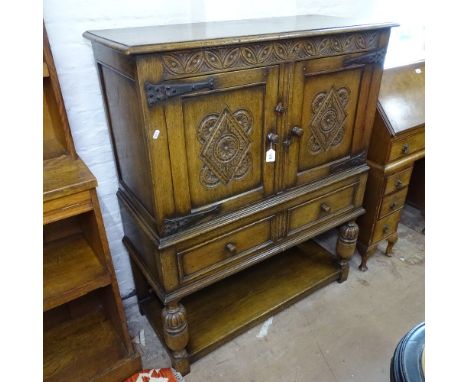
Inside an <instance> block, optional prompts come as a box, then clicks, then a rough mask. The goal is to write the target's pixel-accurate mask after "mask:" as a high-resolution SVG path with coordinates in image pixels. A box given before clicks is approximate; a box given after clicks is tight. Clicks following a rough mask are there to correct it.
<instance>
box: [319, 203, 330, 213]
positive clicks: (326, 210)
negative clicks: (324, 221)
mask: <svg viewBox="0 0 468 382" xmlns="http://www.w3.org/2000/svg"><path fill="white" fill-rule="evenodd" d="M320 209H321V210H322V211H323V212H327V213H328V212H330V211H331V207H330V206H329V205H328V204H327V203H322V204H321V205H320Z"/></svg>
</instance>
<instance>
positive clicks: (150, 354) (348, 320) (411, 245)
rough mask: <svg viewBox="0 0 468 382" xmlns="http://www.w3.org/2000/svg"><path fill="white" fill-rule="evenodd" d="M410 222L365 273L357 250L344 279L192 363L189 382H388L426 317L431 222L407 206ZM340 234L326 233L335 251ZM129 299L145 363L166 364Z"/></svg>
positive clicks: (133, 329)
mask: <svg viewBox="0 0 468 382" xmlns="http://www.w3.org/2000/svg"><path fill="white" fill-rule="evenodd" d="M403 221H404V222H405V224H407V226H405V225H400V228H399V234H400V240H399V241H398V242H397V244H396V245H395V247H394V251H395V255H394V257H392V258H389V257H386V256H384V255H383V254H382V253H380V254H379V253H378V254H376V255H375V256H374V257H372V258H371V259H370V260H369V263H368V266H369V271H368V272H366V273H362V272H360V271H359V270H358V269H357V267H358V265H359V262H360V259H359V256H357V255H355V256H354V257H353V259H352V261H351V269H350V273H349V278H348V280H347V281H346V282H345V283H343V284H338V283H336V282H333V283H331V284H330V285H327V286H325V287H324V288H322V289H320V290H318V291H316V292H314V293H312V294H311V295H310V296H307V297H305V298H304V299H302V300H300V301H298V302H297V303H295V304H293V305H292V306H290V307H289V308H287V309H286V310H284V311H282V312H281V313H278V314H276V315H274V316H273V317H272V319H270V320H266V321H264V322H260V323H259V324H257V326H255V327H253V328H252V329H250V330H249V331H247V332H245V333H244V334H241V335H240V336H237V337H235V338H234V339H233V340H232V341H229V342H228V343H227V344H225V345H223V346H221V347H220V348H218V349H216V350H215V351H213V352H212V353H210V354H208V355H206V356H204V357H203V358H201V359H200V360H198V361H196V362H195V363H194V364H193V365H192V371H191V373H190V374H189V375H187V376H186V377H185V380H186V382H202V381H203V382H206V381H223V382H234V381H236V382H237V381H255V382H257V381H258V382H260V381H261V382H263V381H268V382H276V381H278V382H282V381H284V380H285V376H287V379H288V380H291V381H320V382H351V381H357V382H380V381H382V382H388V381H389V366H390V358H391V356H392V354H393V351H394V349H395V347H396V345H397V343H398V341H399V340H400V338H401V337H402V336H403V335H404V334H405V333H406V332H407V331H408V330H409V329H410V328H411V327H413V326H414V325H416V324H417V323H419V322H421V321H423V320H424V235H423V234H422V233H421V230H422V228H423V227H424V220H423V219H422V217H421V216H420V215H419V214H418V213H417V212H415V211H414V210H413V209H411V208H405V210H404V213H403ZM408 226H411V228H409V227H408ZM334 235H335V234H334V233H332V234H328V235H325V236H323V237H322V238H321V241H322V242H323V243H324V245H326V246H328V247H329V248H330V249H333V247H334V244H335V236H334ZM383 250H384V246H383V245H382V246H381V248H380V251H381V252H383ZM124 303H125V305H126V309H127V317H128V319H129V327H130V332H131V335H132V336H133V337H137V338H136V339H135V341H137V342H140V343H139V344H137V345H136V346H137V348H138V350H139V351H140V352H141V354H142V359H143V367H167V366H168V365H169V364H170V361H169V357H168V356H167V354H166V352H165V350H164V348H163V347H162V345H161V343H160V341H159V339H158V338H157V337H156V335H155V334H154V332H153V331H152V329H151V327H150V325H149V323H148V321H147V320H146V319H145V318H144V317H142V316H140V315H139V313H138V308H137V306H136V301H135V299H134V298H132V299H128V300H125V301H124ZM188 314H189V313H188ZM141 342H144V345H143V344H142V343H141Z"/></svg>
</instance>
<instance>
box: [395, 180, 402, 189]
mask: <svg viewBox="0 0 468 382" xmlns="http://www.w3.org/2000/svg"><path fill="white" fill-rule="evenodd" d="M395 187H396V188H402V187H403V182H402V181H401V180H400V179H398V180H397V181H396V182H395Z"/></svg>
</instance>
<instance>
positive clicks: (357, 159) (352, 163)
mask: <svg viewBox="0 0 468 382" xmlns="http://www.w3.org/2000/svg"><path fill="white" fill-rule="evenodd" d="M366 158H367V152H366V151H361V152H360V153H359V154H356V155H354V156H352V157H351V158H349V159H347V160H345V161H344V162H341V163H338V164H336V165H332V166H330V174H335V173H337V172H341V171H345V170H348V169H350V168H353V167H358V166H361V165H363V164H365V163H366Z"/></svg>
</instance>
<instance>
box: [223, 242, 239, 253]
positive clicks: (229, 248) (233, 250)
mask: <svg viewBox="0 0 468 382" xmlns="http://www.w3.org/2000/svg"><path fill="white" fill-rule="evenodd" d="M225 248H226V251H228V252H229V253H236V252H237V247H236V245H235V244H234V243H227V244H226V246H225Z"/></svg>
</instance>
